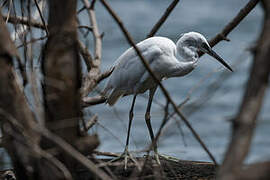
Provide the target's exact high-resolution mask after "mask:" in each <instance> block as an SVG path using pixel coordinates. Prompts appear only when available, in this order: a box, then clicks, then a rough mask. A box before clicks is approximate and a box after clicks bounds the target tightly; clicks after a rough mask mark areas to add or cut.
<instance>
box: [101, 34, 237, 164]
mask: <svg viewBox="0 0 270 180" xmlns="http://www.w3.org/2000/svg"><path fill="white" fill-rule="evenodd" d="M137 47H138V48H139V50H140V51H141V53H142V55H143V56H144V58H145V59H146V61H147V62H148V64H149V65H150V68H151V69H152V71H153V72H154V74H155V75H156V76H157V77H158V78H159V80H163V79H164V78H170V77H179V76H184V75H186V74H188V73H190V72H191V71H192V70H193V69H194V68H195V67H196V66H197V62H198V58H199V56H198V50H200V51H203V52H205V53H208V54H209V55H211V56H213V57H214V58H216V59H217V60H218V61H219V62H220V63H222V64H223V65H224V66H225V67H227V68H228V69H229V70H231V71H232V69H231V68H230V66H229V65H228V64H226V63H225V61H224V60H223V59H222V58H220V57H219V56H218V55H217V54H216V53H215V52H214V51H213V50H212V49H211V47H210V46H209V44H208V42H207V40H206V39H205V37H204V36H203V35H201V34H200V33H197V32H189V33H185V34H181V36H180V38H179V40H178V41H177V43H176V44H175V43H174V42H173V41H171V40H170V39H168V38H165V37H151V38H148V39H146V40H144V41H142V42H140V43H138V44H137ZM156 88H157V84H156V83H155V81H154V80H153V78H152V77H151V76H150V74H149V73H148V71H147V70H146V68H145V67H144V65H143V63H142V62H141V60H140V58H139V56H138V55H137V53H136V51H135V50H134V49H133V48H129V49H128V50H126V51H125V52H124V53H123V54H122V55H121V56H120V57H119V58H118V59H117V61H116V62H115V64H114V71H113V72H112V74H111V76H110V78H109V81H108V82H107V84H106V86H105V89H104V94H105V95H106V96H107V103H108V104H109V105H111V106H112V105H114V104H115V103H116V102H117V100H118V99H119V98H120V97H122V96H124V95H130V94H134V98H133V102H132V107H131V111H130V118H129V128H128V136H127V142H126V148H125V159H126V156H127V148H128V141H129V132H130V126H131V122H132V117H133V107H134V104H135V99H136V95H137V94H139V93H144V92H145V91H146V90H150V91H149V92H150V93H149V101H148V106H147V110H146V115H145V120H146V123H147V127H148V130H149V133H150V136H151V139H152V141H153V138H154V135H153V131H152V127H151V123H150V109H151V103H152V98H153V96H154V93H155V91H156ZM155 152H156V153H157V150H156V146H155ZM156 157H157V160H158V156H156Z"/></svg>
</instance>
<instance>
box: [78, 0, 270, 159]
mask: <svg viewBox="0 0 270 180" xmlns="http://www.w3.org/2000/svg"><path fill="white" fill-rule="evenodd" d="M170 2H171V1H164V0H155V1H153V0H152V1H150V0H137V1H125V0H114V1H109V3H110V4H111V6H112V8H113V9H114V10H115V11H116V12H117V14H118V15H119V17H120V18H121V19H122V21H123V23H124V25H125V27H127V29H128V30H129V32H130V33H131V35H132V37H133V38H134V40H135V41H136V42H139V41H141V40H143V39H144V38H145V37H146V35H147V33H149V31H150V29H151V28H152V27H153V25H154V24H155V23H156V21H157V20H158V19H159V18H160V17H161V15H162V14H163V12H164V11H165V9H166V8H167V6H168V4H169V3H170ZM247 2H248V1H247V0H241V1H234V0H227V1H215V0H205V1H202V2H198V1H196V0H183V1H180V3H179V4H178V6H177V7H176V9H175V10H174V11H173V13H172V14H171V15H170V17H169V18H168V20H167V21H166V23H165V24H164V25H163V26H162V28H161V29H160V30H159V31H158V33H157V35H158V36H165V37H168V38H171V39H172V40H173V41H177V39H178V37H179V35H180V34H181V33H183V32H188V31H198V32H201V33H202V34H204V35H205V36H206V37H207V38H209V39H210V38H212V37H213V36H214V35H215V34H216V33H218V32H220V31H221V30H222V29H223V27H224V26H225V25H226V24H227V23H228V22H229V21H230V20H231V19H232V18H233V17H234V16H235V15H236V14H237V13H238V11H239V9H240V8H242V7H243V6H244V5H245V4H246V3H247ZM96 9H97V18H98V23H99V29H100V31H101V32H104V33H105V36H104V38H103V52H102V70H106V69H108V68H109V67H111V65H112V64H113V62H114V61H115V60H116V59H117V58H118V57H119V56H120V55H121V54H122V53H123V52H124V51H125V50H126V49H127V48H128V47H129V45H128V43H127V41H126V39H125V37H124V36H123V34H122V33H121V31H120V30H119V28H118V27H117V25H116V24H115V22H114V21H113V19H112V18H111V17H110V16H109V14H108V13H107V12H106V11H105V10H104V8H103V7H102V6H101V5H100V4H97V8H96ZM262 15H263V13H262V9H261V8H260V6H257V7H256V8H255V9H254V10H253V11H252V12H251V13H250V14H249V15H248V16H247V17H246V18H245V20H243V21H242V22H241V23H240V24H239V26H238V27H237V28H236V29H234V30H233V31H232V32H231V33H230V34H229V36H228V38H229V39H230V40H231V41H230V42H225V41H224V42H221V43H219V44H218V45H216V46H215V47H214V50H215V51H216V52H217V53H218V54H220V55H221V56H222V57H223V58H224V59H225V60H226V61H227V62H228V63H229V64H231V65H233V69H234V73H229V72H227V73H226V72H224V71H223V70H224V69H223V68H220V67H221V66H220V65H219V64H218V63H216V62H215V61H213V60H212V58H211V57H209V56H207V55H205V56H203V57H202V58H201V59H200V62H199V65H198V67H197V69H195V70H194V71H193V72H192V73H190V74H189V75H187V76H186V77H183V78H173V79H168V80H166V81H164V82H163V84H164V85H165V87H166V88H167V90H168V91H169V92H170V95H171V96H172V97H173V99H174V101H175V102H177V103H181V102H182V101H183V100H184V99H185V98H186V97H187V95H188V93H189V92H190V91H191V90H192V89H194V87H197V88H195V89H194V90H193V91H192V93H191V95H190V97H191V99H190V101H188V103H187V104H186V106H185V107H184V109H183V111H184V114H185V115H186V116H187V118H188V119H189V122H190V123H191V124H192V126H193V127H194V128H195V130H196V131H197V132H198V133H199V135H200V136H201V138H202V140H203V141H204V142H205V143H206V145H207V146H208V148H209V149H210V151H211V152H212V153H213V155H214V156H215V158H216V159H217V160H218V161H219V162H221V161H222V159H223V155H224V153H225V152H226V148H227V145H228V142H229V140H230V133H231V129H230V125H231V123H230V121H229V120H230V119H231V118H233V117H234V116H235V114H236V113H237V111H238V107H239V105H240V103H241V99H242V96H243V92H244V88H245V84H246V82H247V79H248V73H249V69H250V64H251V62H252V56H251V55H250V53H249V52H248V48H250V47H252V46H253V45H254V44H255V41H256V39H257V38H258V35H259V34H260V31H261V26H262ZM84 17H86V15H85V14H82V18H83V19H86V18H84ZM83 22H84V23H88V22H87V21H86V20H85V21H83ZM228 73H229V74H228ZM224 74H225V76H226V77H227V78H225V79H222V80H221V82H222V83H219V85H220V88H218V90H216V91H215V90H214V89H213V88H212V89H211V88H210V89H209V88H208V86H209V85H210V84H212V83H214V82H215V81H218V80H220V79H219V78H220V76H224ZM103 87H104V82H103V83H102V84H101V85H100V86H99V87H98V88H99V89H102V88H103ZM207 88H208V89H207ZM212 90H213V92H212ZM209 91H211V93H210V94H208V95H207V97H208V96H209V98H207V100H206V101H205V99H204V98H205V97H206V94H207V92H209ZM145 97H147V94H145V95H143V96H140V97H139V98H137V102H136V107H135V117H134V121H133V125H132V132H131V140H130V148H129V149H130V150H132V151H141V150H144V149H145V148H147V145H149V143H150V138H149V135H148V131H147V128H146V124H145V122H144V113H145V108H146V104H147V99H146V98H145ZM202 98H203V101H205V103H204V104H203V105H202V106H201V107H200V108H199V109H197V111H194V112H191V111H190V110H194V109H195V106H194V102H195V103H196V102H200V101H201V100H202ZM131 100H132V97H131V96H129V97H124V98H122V99H121V100H120V101H118V103H117V104H116V105H115V106H114V107H108V106H104V104H102V105H97V106H94V107H91V108H88V109H87V110H86V112H87V113H89V112H91V113H94V114H97V115H98V116H99V124H98V125H97V126H96V127H95V128H94V129H93V130H92V132H95V133H98V134H99V137H100V140H101V145H100V146H99V150H100V151H112V152H122V151H123V149H124V144H125V140H126V131H127V123H128V112H129V108H130V104H131ZM165 103H166V101H165V98H164V96H163V94H162V92H161V91H160V90H158V92H157V93H156V95H155V103H154V105H153V106H152V113H151V115H152V117H151V119H152V125H153V128H154V131H155V132H156V131H157V129H158V127H159V126H160V123H161V120H162V118H163V113H164V112H163V108H162V107H161V106H160V105H159V104H163V105H164V104H165ZM269 108H270V97H269V91H268V92H267V94H266V98H265V102H264V106H263V110H262V112H261V113H260V117H259V120H258V126H257V129H256V135H255V137H254V138H253V142H252V148H251V151H250V154H249V156H248V158H247V162H254V161H262V160H266V159H270V158H269V157H270V152H269V147H270V139H269V138H266V137H267V136H268V135H269V131H268V129H269V128H270V113H269V111H267V109H269ZM175 119H176V120H177V121H179V118H178V117H177V116H175ZM175 119H172V120H171V121H170V122H169V124H168V125H167V126H166V128H165V130H164V132H163V134H162V137H161V138H160V140H159V144H158V149H159V152H160V153H163V154H167V155H171V156H174V157H177V158H179V159H187V160H206V161H210V159H209V158H208V156H207V154H206V153H205V152H204V151H203V149H202V148H201V147H200V145H199V144H198V142H197V141H196V140H195V139H194V138H193V136H192V134H191V132H190V131H189V129H187V127H186V126H185V125H184V124H183V123H182V122H181V120H180V121H179V122H180V124H181V128H182V130H183V133H184V137H182V135H181V132H180V130H179V128H178V126H177V125H176V120H175ZM185 144H186V145H185Z"/></svg>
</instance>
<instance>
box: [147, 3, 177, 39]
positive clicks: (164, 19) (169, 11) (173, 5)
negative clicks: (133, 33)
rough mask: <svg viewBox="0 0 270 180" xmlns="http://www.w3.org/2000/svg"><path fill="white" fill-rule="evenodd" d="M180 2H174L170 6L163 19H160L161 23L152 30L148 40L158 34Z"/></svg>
mask: <svg viewBox="0 0 270 180" xmlns="http://www.w3.org/2000/svg"><path fill="white" fill-rule="evenodd" d="M178 2H179V0H174V1H173V2H172V3H171V4H170V6H169V7H168V8H167V9H166V11H165V13H164V14H163V15H162V17H161V18H160V19H159V21H158V22H157V23H156V24H155V26H154V27H153V28H152V29H151V31H150V33H149V34H148V35H147V38H149V37H152V36H154V35H155V34H156V32H157V31H158V30H159V28H160V27H161V26H162V24H163V23H164V22H165V21H166V19H167V18H168V16H169V15H170V14H171V12H172V11H173V9H174V8H175V6H176V5H177V3H178Z"/></svg>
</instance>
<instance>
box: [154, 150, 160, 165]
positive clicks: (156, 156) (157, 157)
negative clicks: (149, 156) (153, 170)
mask: <svg viewBox="0 0 270 180" xmlns="http://www.w3.org/2000/svg"><path fill="white" fill-rule="evenodd" d="M154 157H155V160H156V162H157V164H158V165H161V164H160V160H159V154H158V153H155V154H154Z"/></svg>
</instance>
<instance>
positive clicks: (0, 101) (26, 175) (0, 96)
mask: <svg viewBox="0 0 270 180" xmlns="http://www.w3.org/2000/svg"><path fill="white" fill-rule="evenodd" d="M0 16H1V14H0ZM16 57H18V55H17V50H16V47H15V45H14V44H13V42H12V41H11V39H10V36H9V32H8V30H7V28H6V27H5V23H4V21H3V19H2V17H0V69H1V70H0V87H1V88H0V120H1V129H2V133H3V146H4V147H5V149H6V150H7V151H8V153H9V155H10V157H11V160H12V164H13V167H14V170H15V173H16V176H17V177H18V179H35V178H37V177H38V176H39V175H40V174H38V173H36V172H37V169H38V168H39V167H40V166H39V165H40V161H39V157H38V155H37V154H36V153H33V152H31V151H29V149H35V148H37V146H38V144H39V138H40V136H39V135H38V134H37V133H36V132H34V131H33V130H32V127H33V125H34V124H35V123H36V121H35V119H34V116H33V114H32V112H31V111H30V109H29V107H28V104H27V102H26V99H25V97H24V95H23V91H22V89H21V88H20V87H19V85H18V83H17V81H16V77H15V72H14V68H13V66H12V59H13V58H16Z"/></svg>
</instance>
